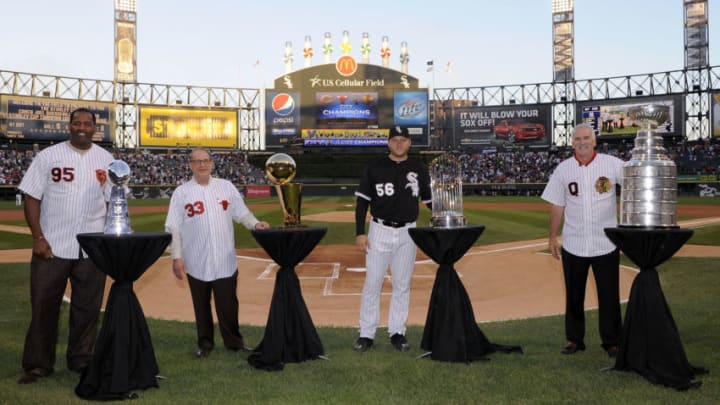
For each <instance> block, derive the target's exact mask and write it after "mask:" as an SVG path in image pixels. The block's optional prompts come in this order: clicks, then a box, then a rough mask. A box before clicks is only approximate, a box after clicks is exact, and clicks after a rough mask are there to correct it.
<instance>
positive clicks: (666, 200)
mask: <svg viewBox="0 0 720 405" xmlns="http://www.w3.org/2000/svg"><path fill="white" fill-rule="evenodd" d="M662 107H664V108H662ZM628 112H629V115H630V118H632V119H633V121H640V122H642V123H643V129H641V130H639V131H638V133H637V136H636V137H635V148H634V149H633V150H632V158H631V159H630V161H628V162H627V163H625V166H624V167H623V185H622V192H621V194H620V224H619V225H620V226H621V227H635V228H677V227H678V226H677V222H676V206H677V168H676V166H675V162H673V161H672V160H670V158H668V157H667V154H666V153H665V152H666V151H665V148H664V147H663V139H662V136H660V135H659V134H658V133H657V132H656V131H654V130H653V127H654V126H657V125H658V124H662V123H664V122H665V121H666V120H667V118H668V116H669V111H668V109H667V107H666V106H654V105H652V104H650V105H643V106H638V107H634V108H632V109H631V110H629V111H628Z"/></svg>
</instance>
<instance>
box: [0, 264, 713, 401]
mask: <svg viewBox="0 0 720 405" xmlns="http://www.w3.org/2000/svg"><path fill="white" fill-rule="evenodd" d="M719 268H720V259H697V258H677V259H672V260H671V261H669V262H668V263H667V264H665V265H663V266H662V267H661V268H660V269H659V273H660V278H661V283H662V285H663V289H664V292H665V295H666V298H667V300H668V303H669V305H670V307H671V310H672V313H673V316H674V318H675V321H676V323H677V325H678V329H679V331H680V335H681V338H682V341H683V344H684V348H685V351H686V353H687V356H688V358H689V360H690V362H691V363H692V364H694V365H702V366H704V367H706V368H708V369H709V370H710V374H708V375H704V376H701V377H700V379H701V380H703V386H702V387H701V388H700V389H693V390H690V391H687V392H678V391H674V390H671V389H668V388H664V387H659V386H653V385H650V384H649V383H648V382H647V381H646V380H644V379H643V378H642V377H640V376H639V375H637V374H634V373H626V372H616V371H601V369H603V368H605V367H609V366H611V365H612V361H611V360H610V359H608V358H607V356H605V355H604V352H602V350H601V349H600V347H599V346H600V342H599V337H598V332H597V313H596V312H595V311H590V312H588V330H587V341H586V343H587V344H588V350H587V351H585V352H583V353H580V354H577V355H575V356H564V355H561V354H560V353H559V349H560V347H561V345H562V344H563V338H562V336H563V326H562V325H563V320H562V318H561V317H558V316H553V317H545V318H537V319H528V320H517V321H508V322H493V323H486V324H481V325H480V327H481V329H482V330H483V332H484V333H485V334H486V335H487V336H488V338H489V339H490V340H491V341H494V342H498V343H507V344H520V345H522V346H523V350H524V351H525V354H523V355H519V354H499V353H498V354H493V355H491V356H490V360H489V361H486V362H475V363H471V364H453V363H443V362H437V361H432V360H429V359H422V360H416V359H415V357H416V356H418V355H419V354H421V353H422V351H421V349H420V348H419V347H418V346H419V342H420V339H421V336H422V328H421V327H410V328H409V330H408V339H409V341H410V343H411V344H412V346H413V347H412V349H411V350H410V352H409V353H398V352H394V351H393V350H392V349H391V348H390V345H389V343H388V342H387V341H385V340H384V339H381V338H378V339H377V344H376V346H375V347H374V348H373V349H372V350H371V351H369V352H367V353H364V354H358V353H355V352H353V351H352V349H351V345H352V342H353V341H354V339H355V338H356V330H355V329H354V328H325V327H321V328H318V333H319V335H320V338H321V340H322V342H323V345H324V347H325V352H326V354H327V356H328V357H329V358H330V361H322V360H318V361H310V362H305V363H301V364H288V365H286V367H285V370H284V371H281V372H265V371H259V370H255V369H253V368H252V367H250V366H249V365H248V364H247V362H246V355H245V354H237V353H230V352H226V351H224V350H222V349H218V350H216V351H214V352H213V353H212V354H211V355H210V357H209V358H207V359H205V360H197V359H195V358H194V356H193V354H192V353H193V349H194V340H195V331H194V325H193V324H192V323H183V322H171V321H159V320H153V319H149V320H148V322H149V327H150V332H151V335H152V339H153V345H154V348H155V354H156V356H157V360H158V363H159V366H160V374H161V375H163V376H165V377H167V379H165V380H161V381H160V388H159V389H150V390H146V391H141V392H139V395H140V401H141V403H148V404H214V403H217V404H226V403H227V404H236V403H237V404H245V403H262V404H265V403H269V404H283V405H284V404H289V403H290V404H295V403H301V404H380V403H386V404H387V403H389V404H395V403H408V404H475V403H487V404H501V403H516V404H535V403H540V404H555V403H573V404H607V403H616V404H636V403H653V404H676V403H693V404H715V403H717V398H720V379H719V378H718V373H717V371H718V370H720V352H719V351H718V344H717V339H718V336H720V322H719V321H720V318H719V316H718V315H719V312H718V301H717V297H718V295H720V271H718V269H719ZM0 281H1V282H2V285H3V294H1V295H0V342H2V343H0V392H2V393H1V394H0V403H3V404H41V403H49V404H54V405H57V404H82V403H87V402H85V401H81V400H79V399H78V398H76V397H75V396H74V394H73V388H74V387H75V385H76V384H77V382H78V381H79V376H78V375H77V374H75V373H72V372H69V371H67V370H66V369H65V360H64V352H65V348H66V343H67V337H66V335H67V329H66V324H67V308H66V307H67V306H66V305H64V308H63V313H62V315H61V319H62V322H61V325H62V327H61V331H60V338H59V343H58V348H57V353H58V361H57V364H56V373H55V374H54V375H53V376H52V377H50V378H47V379H43V380H42V381H41V382H40V383H38V384H35V385H33V386H21V385H18V384H17V383H16V380H17V378H18V377H19V375H20V371H21V368H20V360H21V353H22V346H23V338H24V334H25V330H26V327H27V322H28V319H29V302H28V301H29V297H28V284H27V283H28V265H27V264H12V265H8V264H4V265H0ZM241 329H242V332H243V333H244V334H245V337H246V340H247V342H248V343H250V344H255V343H257V342H259V340H260V339H261V337H262V332H263V328H261V327H249V326H246V325H243V326H241ZM380 336H381V334H380Z"/></svg>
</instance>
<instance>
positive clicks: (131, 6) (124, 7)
mask: <svg viewBox="0 0 720 405" xmlns="http://www.w3.org/2000/svg"><path fill="white" fill-rule="evenodd" d="M115 10H121V11H130V12H133V13H136V12H137V1H136V0H115Z"/></svg>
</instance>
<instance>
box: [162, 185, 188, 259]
mask: <svg viewBox="0 0 720 405" xmlns="http://www.w3.org/2000/svg"><path fill="white" fill-rule="evenodd" d="M179 194H180V193H178V190H177V189H176V190H175V192H174V193H173V194H172V197H170V208H169V209H168V215H167V218H166V219H165V230H166V231H167V232H169V233H171V234H172V241H171V242H170V256H171V257H172V258H173V259H181V258H182V253H183V251H182V236H181V235H180V226H181V225H182V217H183V214H184V209H183V207H181V206H180V204H181V201H182V198H180V196H179Z"/></svg>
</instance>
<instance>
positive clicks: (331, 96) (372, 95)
mask: <svg viewBox="0 0 720 405" xmlns="http://www.w3.org/2000/svg"><path fill="white" fill-rule="evenodd" d="M315 102H316V105H317V114H316V123H317V125H320V126H328V127H332V126H338V127H341V126H342V127H345V126H354V127H365V128H366V127H368V126H377V124H378V93H377V92H318V93H316V94H315Z"/></svg>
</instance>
